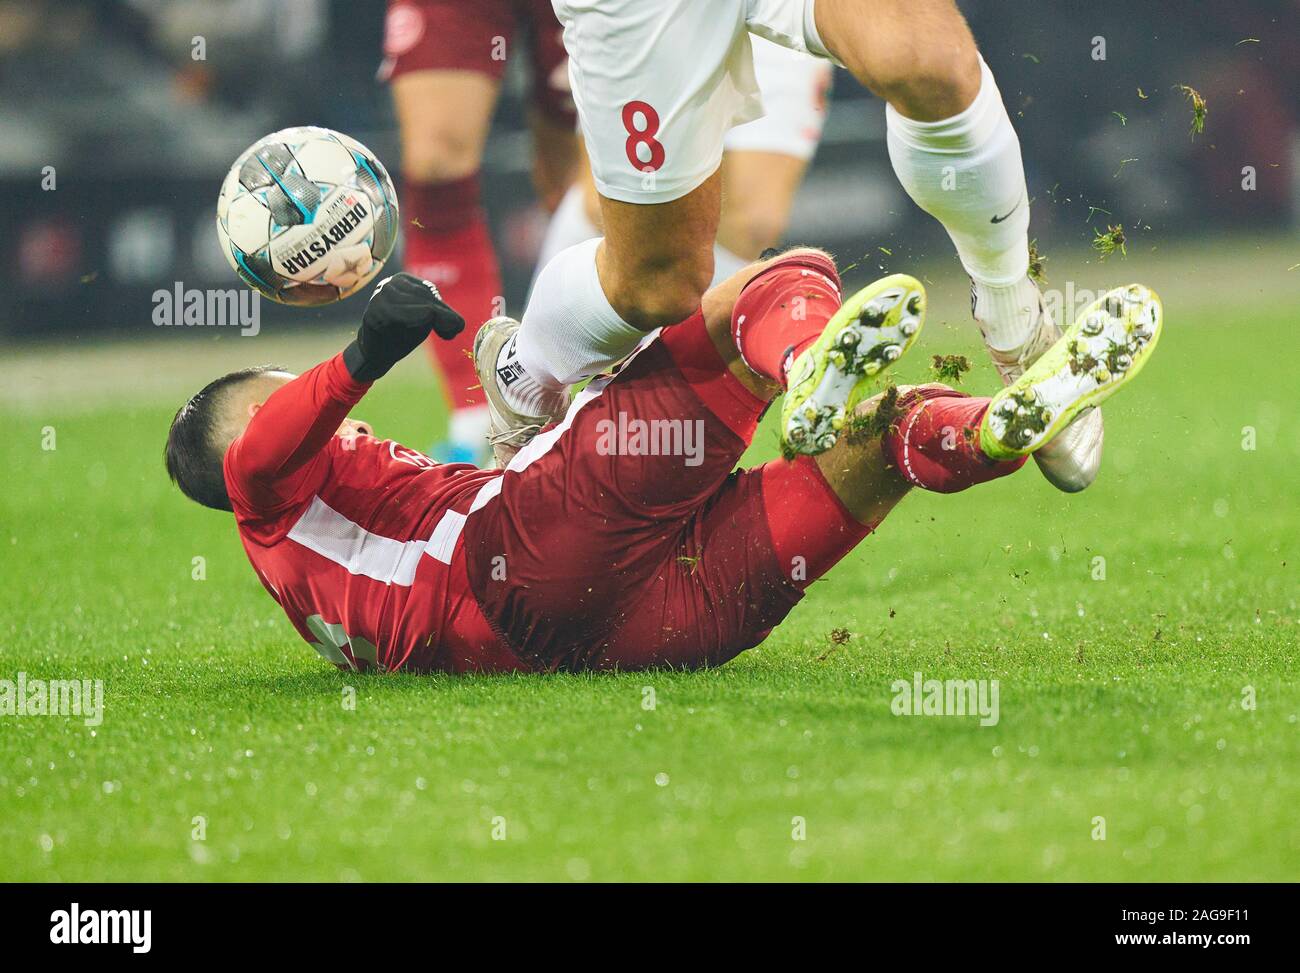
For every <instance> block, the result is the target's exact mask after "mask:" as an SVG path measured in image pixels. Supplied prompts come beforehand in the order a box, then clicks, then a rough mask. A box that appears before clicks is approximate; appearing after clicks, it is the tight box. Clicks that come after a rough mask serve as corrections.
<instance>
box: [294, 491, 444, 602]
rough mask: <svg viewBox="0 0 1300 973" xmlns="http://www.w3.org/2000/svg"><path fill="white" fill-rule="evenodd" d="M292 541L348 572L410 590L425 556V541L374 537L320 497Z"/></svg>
mask: <svg viewBox="0 0 1300 973" xmlns="http://www.w3.org/2000/svg"><path fill="white" fill-rule="evenodd" d="M289 539H290V540H291V541H295V542H296V543H298V544H301V545H302V546H303V547H305V548H307V549H308V550H312V551H315V552H316V553H317V554H319V555H320V556H321V557H325V558H329V559H330V560H331V561H333V562H334V563H335V564H340V565H342V566H343V567H344V568H346V569H347V572H348V574H361V575H365V576H366V577H367V578H374V579H375V580H376V581H382V582H383V583H384V584H399V585H402V586H403V587H410V585H411V583H412V582H413V581H414V580H415V568H416V566H417V565H418V564H419V563H420V556H421V555H422V554H424V550H425V542H424V541H397V540H393V538H391V537H382V536H380V535H379V534H372V533H370V531H368V530H366V529H365V528H364V527H362V526H360V525H359V524H355V523H353V522H352V521H351V520H348V518H347V517H344V516H343V515H342V514H341V513H339V512H338V511H337V510H335V509H334V508H332V507H330V506H329V505H328V504H326V503H325V501H324V500H322V499H321V498H320V497H313V498H312V501H311V505H310V506H309V507H308V508H307V512H306V513H304V514H303V515H302V516H301V517H299V518H298V522H297V523H296V524H294V525H293V529H291V530H290V531H289Z"/></svg>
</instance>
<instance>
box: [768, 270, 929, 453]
mask: <svg viewBox="0 0 1300 973" xmlns="http://www.w3.org/2000/svg"><path fill="white" fill-rule="evenodd" d="M924 321H925V288H924V287H922V286H921V282H920V281H918V280H917V279H916V278H915V277H909V276H908V275H907V274H893V275H891V276H889V277H884V278H881V279H880V280H878V281H876V282H875V283H874V284H868V285H867V286H866V287H864V288H863V289H862V290H860V291H858V292H857V293H856V294H854V295H853V296H852V297H850V298H848V299H847V300H846V301H845V302H844V303H843V304H841V305H840V309H839V310H838V311H836V312H835V314H834V316H833V317H832V318H831V319H830V320H829V321H828V322H826V327H825V328H824V329H823V330H822V333H821V337H820V338H818V339H817V340H816V341H815V342H814V343H813V344H812V345H810V346H809V347H808V348H806V349H804V351H803V353H802V354H801V355H799V357H798V358H796V359H795V360H794V361H793V362H792V363H791V365H790V370H789V372H788V373H787V375H786V392H785V402H784V404H783V405H782V407H781V442H782V445H783V446H784V448H785V450H786V451H787V452H788V453H803V454H805V455H810V456H812V455H816V454H817V453H824V452H826V450H828V449H830V448H831V447H832V446H834V445H835V441H836V440H837V439H838V438H839V435H840V430H842V429H843V428H844V423H845V418H846V417H847V416H850V415H852V414H853V409H854V407H855V406H856V405H857V404H858V403H859V402H861V401H862V400H863V399H864V398H866V397H867V393H868V391H869V389H870V386H871V384H872V382H873V380H874V379H875V378H876V377H877V376H878V375H880V374H881V373H882V372H883V371H884V370H885V369H886V368H888V367H889V366H890V365H891V364H893V363H894V362H896V361H897V360H898V359H899V358H901V357H902V356H903V354H904V353H905V352H906V351H907V349H908V348H910V347H912V343H913V342H914V341H916V337H917V335H919V334H920V333H921V325H922V324H923V323H924Z"/></svg>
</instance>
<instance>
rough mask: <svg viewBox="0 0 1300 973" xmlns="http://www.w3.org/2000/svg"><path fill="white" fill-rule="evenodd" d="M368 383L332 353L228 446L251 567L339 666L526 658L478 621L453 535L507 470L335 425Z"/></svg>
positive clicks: (462, 664) (230, 482)
mask: <svg viewBox="0 0 1300 973" xmlns="http://www.w3.org/2000/svg"><path fill="white" fill-rule="evenodd" d="M368 388H369V386H368V385H364V384H360V383H358V382H356V381H354V380H353V379H352V377H351V375H349V374H348V371H347V368H346V366H345V365H344V364H343V356H342V355H336V356H335V357H334V358H331V359H330V360H329V361H327V362H324V363H323V364H320V365H317V366H316V367H315V368H313V369H311V371H309V372H306V373H305V374H303V375H300V376H298V377H297V378H295V379H294V380H293V381H291V382H289V383H287V384H285V385H284V386H282V387H281V388H279V389H277V390H276V391H275V392H274V393H273V394H272V395H271V396H270V397H269V398H268V399H267V401H266V403H265V404H264V405H263V406H262V408H261V409H260V410H258V412H257V414H256V415H254V416H253V418H252V420H251V421H250V422H249V424H248V427H247V428H246V429H245V430H244V432H243V434H242V435H240V436H239V437H238V438H237V439H236V440H235V441H234V442H233V443H232V444H231V446H230V449H229V450H227V452H226V457H225V464H224V470H225V478H226V489H227V491H228V493H229V495H230V502H231V506H232V507H233V509H234V513H235V521H236V523H237V524H238V526H239V536H240V539H241V540H242V541H243V544H244V550H245V551H246V552H247V553H248V559H249V561H251V562H252V565H253V569H254V570H255V571H256V572H257V576H258V577H259V578H260V579H261V581H262V584H263V585H265V586H266V589H267V591H269V592H270V594H271V597H272V598H274V599H275V600H276V601H277V602H278V603H279V604H280V607H282V608H283V609H284V611H285V614H286V615H288V616H289V620H290V621H291V622H293V625H294V627H295V628H296V629H297V630H298V632H299V634H301V635H302V637H303V638H304V639H306V640H307V641H308V642H309V643H311V645H312V646H314V647H315V648H316V650H317V651H318V652H320V654H321V655H323V656H324V657H325V658H326V659H328V660H329V661H330V662H333V663H334V664H335V665H338V666H342V667H346V668H354V669H365V668H368V667H372V666H373V667H378V668H380V669H386V670H391V669H397V668H403V667H405V668H408V669H416V670H427V669H442V670H446V671H452V672H460V671H464V670H466V669H474V668H491V669H502V668H505V669H512V668H522V666H521V665H520V663H519V662H518V660H517V659H515V658H514V657H513V656H512V655H511V654H510V653H509V652H508V651H507V650H506V649H505V648H504V646H502V645H501V643H500V642H499V640H498V639H497V638H496V636H495V635H493V633H492V631H491V629H490V628H489V627H488V625H487V622H486V621H485V620H484V618H483V615H482V612H481V611H480V610H479V607H478V604H477V602H476V601H475V598H474V595H473V594H472V593H471V591H470V588H469V584H468V580H467V577H466V568H465V557H464V545H463V544H461V543H459V541H460V534H461V530H462V528H463V526H464V523H465V518H466V515H467V514H468V513H469V512H471V510H477V509H478V508H479V507H481V506H482V505H483V504H485V503H487V502H489V501H490V500H492V499H493V498H494V497H495V496H496V494H497V492H498V491H499V489H500V477H501V471H500V470H480V469H478V468H476V467H473V466H469V465H466V464H442V463H435V462H434V461H433V460H431V459H429V458H428V457H427V456H425V455H424V454H423V453H419V452H417V451H415V450H413V449H408V448H407V447H405V446H402V445H400V444H398V443H395V442H392V441H391V440H379V439H375V438H373V437H371V436H356V437H355V438H343V437H340V436H337V435H335V433H336V432H337V431H338V428H339V424H340V423H341V422H342V421H343V420H344V419H345V418H346V417H347V414H348V411H349V410H350V409H351V408H352V407H353V406H354V405H356V404H357V402H359V401H360V400H361V397H362V396H363V395H365V393H366V391H367V389H368ZM476 502H477V505H476Z"/></svg>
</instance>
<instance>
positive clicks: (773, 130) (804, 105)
mask: <svg viewBox="0 0 1300 973" xmlns="http://www.w3.org/2000/svg"><path fill="white" fill-rule="evenodd" d="M750 40H751V41H752V42H753V46H754V75H755V77H757V78H758V93H759V94H760V95H761V96H762V98H763V111H764V115H763V117H762V118H758V119H755V120H754V121H752V122H746V123H745V124H743V125H737V126H736V127H735V128H733V129H731V131H729V132H727V134H726V137H725V138H724V139H723V143H722V144H723V148H725V149H726V150H727V151H728V152H775V153H777V154H779V155H789V156H793V157H794V158H796V159H802V160H803V161H804V162H807V161H809V160H810V159H811V158H812V157H813V155H814V154H816V152H817V144H818V143H819V142H821V139H822V128H823V127H824V126H825V125H826V96H827V94H828V92H829V91H830V86H831V71H832V70H833V69H832V67H831V62H830V61H827V60H824V59H823V58H819V57H814V56H813V55H811V54H804V53H802V52H801V51H792V50H790V49H789V48H788V47H782V46H781V45H780V44H773V43H772V42H771V41H769V40H766V39H764V38H762V37H751V38H750Z"/></svg>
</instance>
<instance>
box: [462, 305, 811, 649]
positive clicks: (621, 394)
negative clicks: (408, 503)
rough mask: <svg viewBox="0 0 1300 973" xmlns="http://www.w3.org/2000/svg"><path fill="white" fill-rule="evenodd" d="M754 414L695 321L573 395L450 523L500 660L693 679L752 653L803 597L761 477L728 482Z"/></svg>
mask: <svg viewBox="0 0 1300 973" xmlns="http://www.w3.org/2000/svg"><path fill="white" fill-rule="evenodd" d="M765 408H766V403H765V402H763V401H761V400H759V399H758V398H756V397H755V396H754V395H752V394H751V393H750V392H749V391H748V390H746V389H745V388H744V387H743V386H742V385H741V384H740V383H739V382H738V381H737V380H736V379H735V378H734V377H733V376H732V375H731V374H730V373H729V372H728V370H727V367H726V365H725V364H724V363H723V361H722V359H721V356H720V355H719V354H718V352H717V350H716V349H715V348H714V347H713V344H712V341H711V339H710V338H709V335H708V332H707V330H706V329H705V326H704V320H703V318H702V317H701V316H700V315H698V314H697V315H696V316H695V317H693V318H691V319H690V320H688V321H685V322H683V323H681V324H679V325H676V326H675V327H673V328H669V329H667V330H665V331H664V332H662V334H661V336H660V337H659V338H657V339H654V340H647V342H645V343H643V345H642V347H641V349H640V350H639V351H638V352H636V353H635V354H634V355H633V356H632V357H631V358H629V359H628V360H627V361H626V362H625V363H624V364H623V366H622V367H621V369H620V370H619V371H618V372H617V374H615V375H614V376H613V377H609V376H606V377H602V378H599V379H596V380H595V381H593V382H592V383H591V384H590V385H588V387H587V388H586V389H584V390H583V392H581V393H580V394H579V396H578V397H577V398H576V399H575V400H574V403H573V406H572V407H571V408H570V409H569V412H568V414H567V415H566V417H565V419H564V421H563V422H561V423H559V424H558V425H556V426H554V427H552V428H550V429H548V430H547V431H545V432H543V433H541V434H540V435H538V436H537V438H536V439H534V440H533V442H532V443H530V444H529V445H528V446H526V447H525V448H524V449H523V450H521V451H520V453H519V455H518V456H517V457H516V458H515V460H514V461H513V462H512V463H511V464H510V466H509V467H508V468H507V471H506V473H505V475H504V476H503V477H502V478H501V492H500V494H499V496H497V497H496V498H495V499H494V500H492V501H490V502H488V503H487V504H486V505H485V506H483V508H482V509H481V510H479V511H477V512H475V513H473V514H471V515H470V517H469V519H468V521H467V522H466V524H465V530H464V534H463V537H464V541H465V545H466V547H465V550H466V559H467V565H468V568H469V570H468V574H469V581H470V586H471V588H472V589H473V591H474V595H475V597H476V598H477V600H478V602H479V605H480V607H481V609H482V611H483V614H484V616H485V617H486V619H487V621H488V624H489V625H490V626H491V627H492V629H493V630H494V631H495V632H496V633H497V635H498V636H499V637H500V638H501V639H502V640H503V641H504V642H505V644H506V645H507V646H508V647H509V648H510V649H511V651H513V652H514V653H515V654H517V655H518V656H519V657H520V658H521V659H523V660H524V661H525V662H526V663H527V664H528V665H529V666H531V667H533V668H539V669H545V670H552V669H610V668H643V667H646V666H676V667H686V668H693V667H698V666H704V665H717V664H719V663H722V662H725V661H727V660H728V659H730V658H732V657H733V656H735V655H736V654H737V653H739V652H741V651H743V650H744V649H747V648H750V647H752V646H754V645H757V644H758V643H759V642H761V641H762V640H763V639H764V638H765V637H766V635H767V633H768V632H769V631H770V630H771V629H772V628H773V627H774V626H775V625H776V624H778V623H779V622H780V621H781V620H782V619H783V618H785V616H786V615H787V614H788V613H789V612H790V609H791V608H793V607H794V606H795V604H797V603H798V601H799V599H800V598H801V597H802V592H801V591H800V590H799V588H798V587H797V586H796V585H795V584H794V583H792V581H791V580H790V579H788V578H787V577H786V575H785V573H784V572H783V571H782V567H781V565H780V564H779V563H778V560H777V557H776V555H775V553H774V552H773V548H772V538H771V535H770V531H769V529H768V520H767V516H766V513H765V509H764V499H763V490H764V482H765V477H764V475H763V469H762V468H761V469H760V470H755V471H747V472H733V470H734V468H735V465H736V463H737V461H738V460H739V459H740V456H741V454H742V453H743V452H744V451H745V448H746V446H747V444H748V443H749V441H750V439H751V438H752V437H753V433H754V429H755V427H756V426H757V423H758V419H759V417H760V416H761V415H762V413H763V411H764V409H765ZM783 465H788V464H783Z"/></svg>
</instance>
